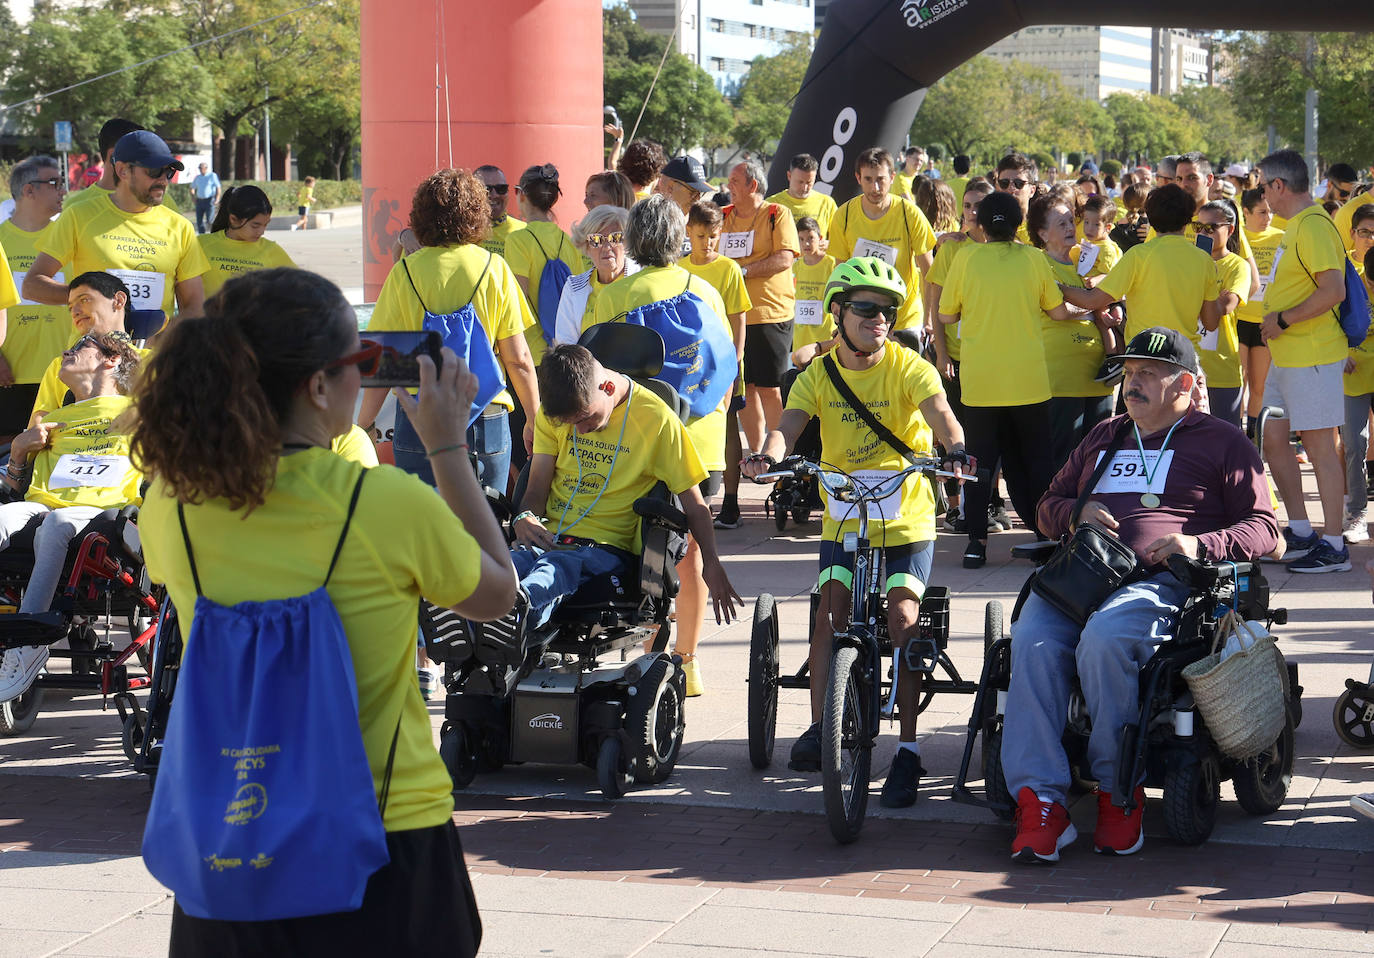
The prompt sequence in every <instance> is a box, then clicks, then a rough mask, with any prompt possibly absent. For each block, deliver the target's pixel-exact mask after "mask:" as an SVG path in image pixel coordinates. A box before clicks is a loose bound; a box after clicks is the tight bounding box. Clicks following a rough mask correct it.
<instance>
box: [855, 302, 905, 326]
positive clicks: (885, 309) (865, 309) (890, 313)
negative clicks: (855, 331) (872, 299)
mask: <svg viewBox="0 0 1374 958" xmlns="http://www.w3.org/2000/svg"><path fill="white" fill-rule="evenodd" d="M844 305H845V308H846V309H848V310H849V311H850V312H851V313H853V314H854V315H855V316H858V317H859V318H860V319H873V318H875V317H876V316H877V315H878V314H879V313H881V314H882V316H883V318H884V319H885V320H887V322H888V323H889V324H891V323H892V322H894V321H895V320H896V319H897V307H896V306H879V305H878V304H877V303H856V302H854V301H853V300H850V301H848V302H846V303H845V304H844Z"/></svg>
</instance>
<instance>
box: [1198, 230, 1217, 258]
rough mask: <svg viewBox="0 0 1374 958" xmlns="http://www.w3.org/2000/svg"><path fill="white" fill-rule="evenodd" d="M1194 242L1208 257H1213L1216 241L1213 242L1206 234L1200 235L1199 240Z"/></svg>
mask: <svg viewBox="0 0 1374 958" xmlns="http://www.w3.org/2000/svg"><path fill="white" fill-rule="evenodd" d="M1193 242H1195V243H1197V248H1198V249H1200V250H1202V251H1203V252H1204V253H1206V254H1207V255H1208V256H1211V255H1212V246H1213V244H1214V243H1215V240H1213V239H1212V237H1210V236H1208V235H1207V234H1206V233H1199V234H1197V238H1196V239H1195V240H1194V241H1193Z"/></svg>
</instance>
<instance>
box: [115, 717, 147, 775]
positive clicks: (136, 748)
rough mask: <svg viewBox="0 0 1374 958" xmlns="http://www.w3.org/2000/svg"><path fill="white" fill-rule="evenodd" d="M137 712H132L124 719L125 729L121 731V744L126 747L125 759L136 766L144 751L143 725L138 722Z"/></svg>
mask: <svg viewBox="0 0 1374 958" xmlns="http://www.w3.org/2000/svg"><path fill="white" fill-rule="evenodd" d="M138 718H139V717H138V713H137V712H130V713H129V714H128V715H127V716H125V718H124V727H123V729H121V731H120V736H119V743H120V745H122V746H123V747H124V757H125V758H127V759H128V760H129V761H130V762H131V763H133V764H134V765H137V764H138V758H139V755H140V754H141V752H142V750H143V734H144V733H143V723H142V722H140V721H139V720H138Z"/></svg>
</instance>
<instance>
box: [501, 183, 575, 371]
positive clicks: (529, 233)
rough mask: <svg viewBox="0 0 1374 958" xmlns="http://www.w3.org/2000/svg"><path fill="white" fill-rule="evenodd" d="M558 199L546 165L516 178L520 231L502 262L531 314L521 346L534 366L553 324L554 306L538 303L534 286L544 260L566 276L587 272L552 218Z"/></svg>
mask: <svg viewBox="0 0 1374 958" xmlns="http://www.w3.org/2000/svg"><path fill="white" fill-rule="evenodd" d="M562 195H563V190H562V188H561V187H559V185H558V169H557V168H556V167H555V166H554V165H553V164H552V163H545V164H543V165H541V166H531V167H530V168H529V169H527V170H526V171H525V172H524V173H522V174H521V175H520V185H519V186H517V187H516V188H515V196H516V202H517V203H518V204H519V207H520V215H521V216H523V217H524V218H525V228H524V229H522V230H517V231H516V232H514V233H512V234H511V235H510V237H509V238H507V240H506V252H505V254H504V256H505V260H506V263H507V264H508V265H509V266H510V268H511V272H513V273H514V274H515V281H516V282H517V283H519V284H520V289H521V290H522V291H523V292H524V294H525V299H526V300H528V301H529V304H530V312H532V313H533V314H534V319H535V323H534V325H532V326H530V327H529V328H528V329H526V330H525V341H526V344H527V345H528V346H529V350H530V359H531V360H532V361H533V362H534V365H535V366H538V365H539V360H541V359H543V358H544V350H545V349H546V348H547V347H548V345H549V343H550V342H551V341H552V340H553V336H554V332H555V326H556V324H557V322H558V303H557V302H552V303H544V302H541V301H540V294H539V285H540V280H541V279H542V278H543V275H544V267H545V266H547V265H548V263H549V261H550V260H553V259H559V260H562V261H563V263H564V264H565V265H566V266H567V267H568V273H569V275H570V277H571V276H574V275H576V274H578V273H580V272H582V271H583V270H584V269H586V268H587V264H586V263H585V262H584V261H583V259H582V254H581V253H579V252H578V251H577V247H576V246H575V245H573V241H572V240H571V239H570V238H569V237H568V234H567V233H564V232H563V230H562V229H561V228H560V227H559V225H558V223H557V221H556V220H555V219H554V212H553V208H554V204H556V203H557V202H558V198H559V197H560V196H562ZM560 292H561V290H560Z"/></svg>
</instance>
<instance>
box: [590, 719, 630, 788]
mask: <svg viewBox="0 0 1374 958" xmlns="http://www.w3.org/2000/svg"><path fill="white" fill-rule="evenodd" d="M633 780H634V777H633V776H632V775H631V774H630V773H629V772H628V771H626V769H625V752H624V749H622V748H621V746H620V739H619V738H617V737H616V736H614V735H608V736H606V737H605V738H604V739H602V740H601V747H600V748H599V749H598V750H597V753H596V781H597V783H598V784H599V785H600V786H601V794H602V796H604V797H605V799H606V801H608V802H613V801H615V800H616V799H617V798H620V797H621V796H622V795H624V794H625V793H626V792H627V791H629V789H630V783H631V782H632V781H633Z"/></svg>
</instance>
